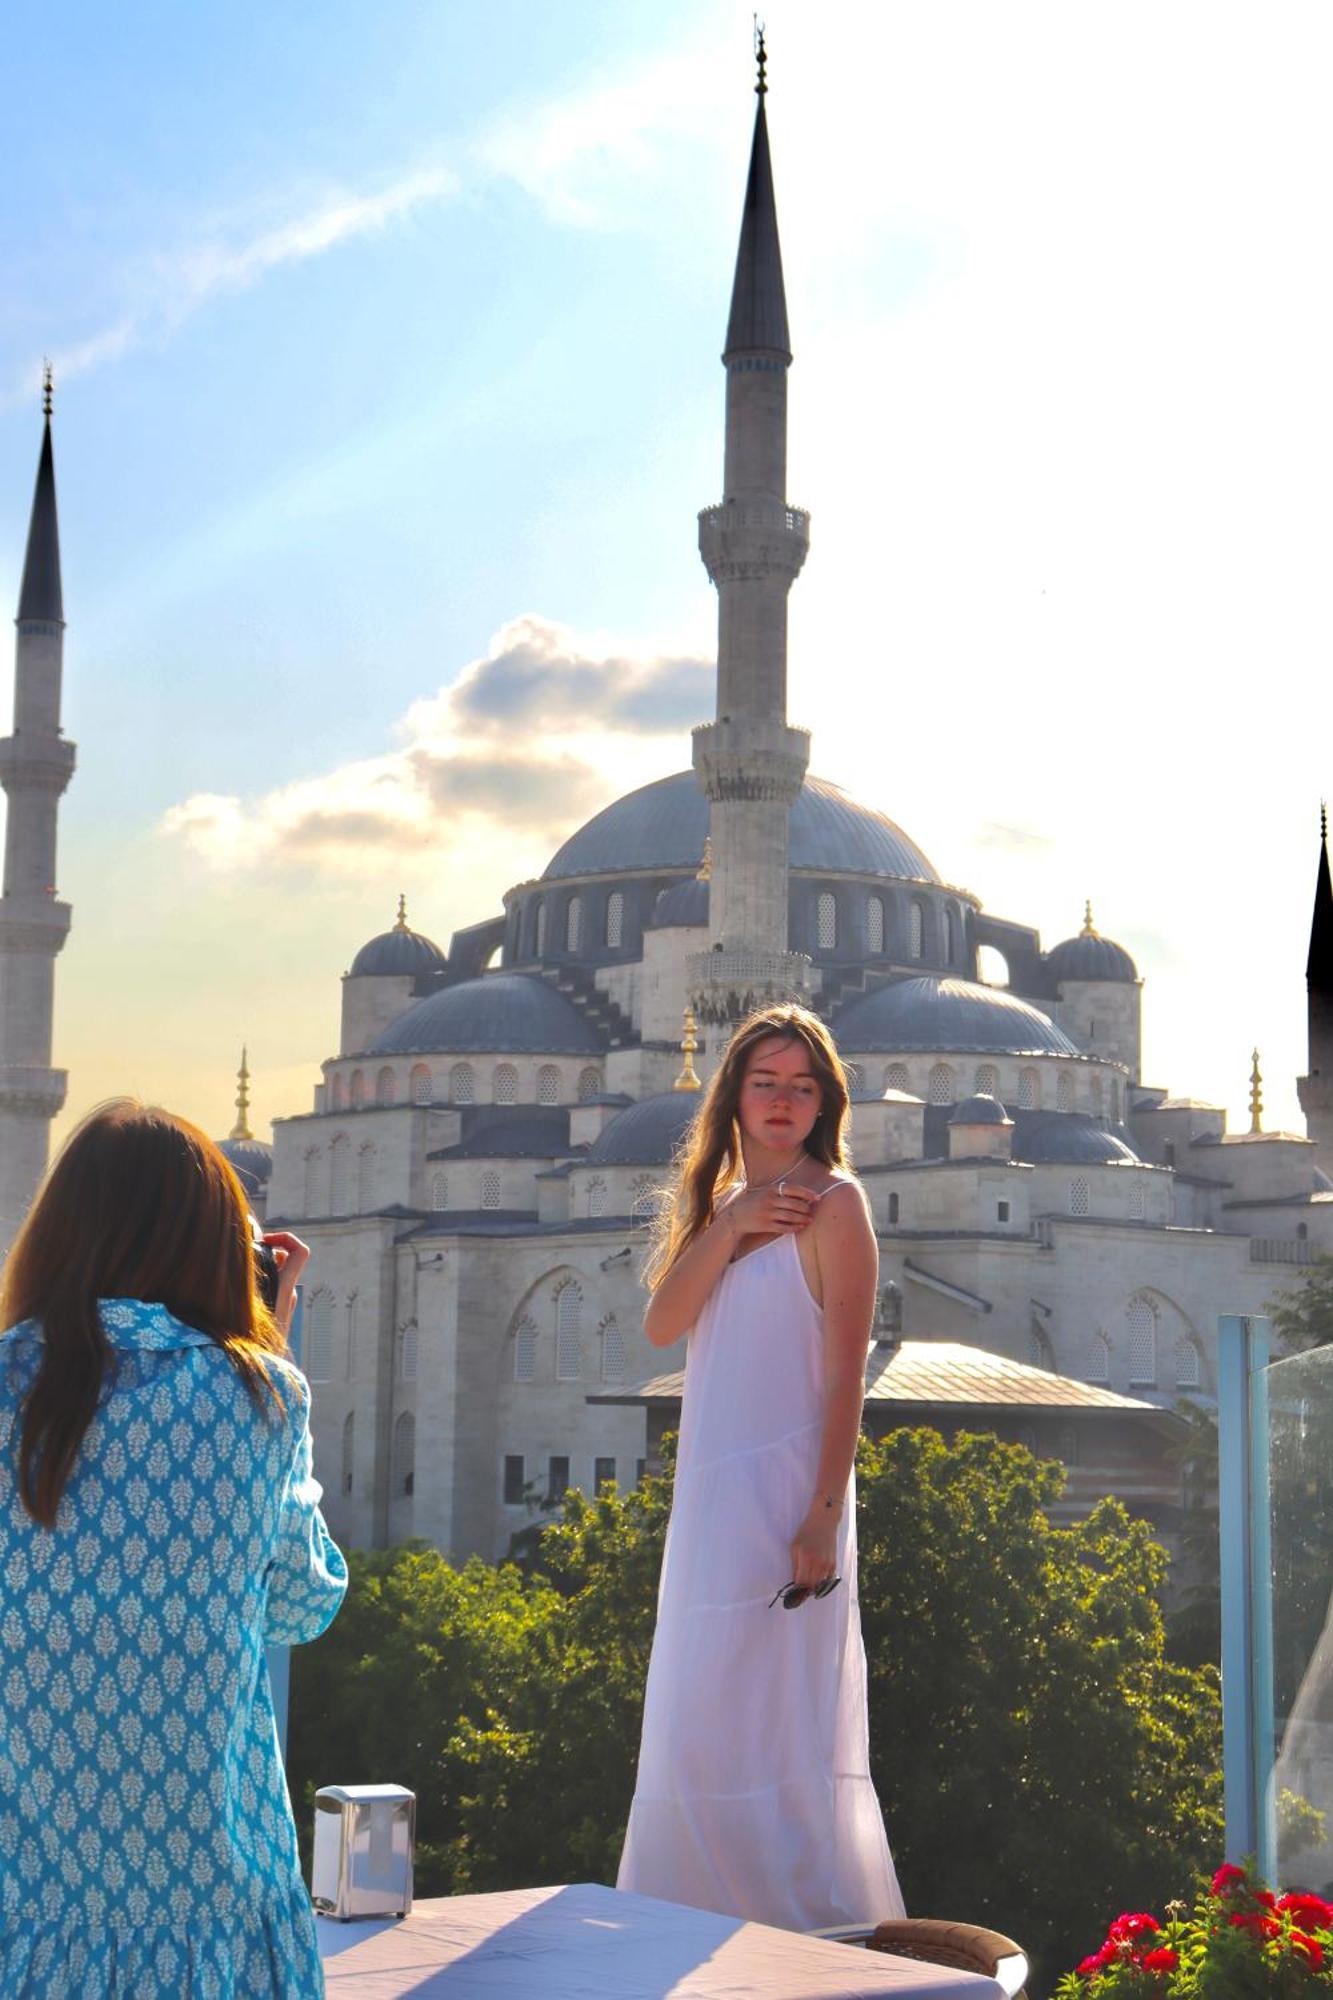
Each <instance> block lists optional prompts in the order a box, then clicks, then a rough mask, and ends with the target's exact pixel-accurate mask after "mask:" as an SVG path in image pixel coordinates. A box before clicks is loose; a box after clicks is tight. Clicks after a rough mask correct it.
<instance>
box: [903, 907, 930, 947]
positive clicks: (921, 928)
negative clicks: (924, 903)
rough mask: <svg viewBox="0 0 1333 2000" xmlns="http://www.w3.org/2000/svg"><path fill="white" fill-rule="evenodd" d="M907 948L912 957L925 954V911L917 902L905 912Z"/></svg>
mask: <svg viewBox="0 0 1333 2000" xmlns="http://www.w3.org/2000/svg"><path fill="white" fill-rule="evenodd" d="M907 949H908V951H909V952H910V953H911V955H912V957H913V958H924V957H925V955H926V913H925V911H924V909H923V908H922V907H921V905H920V903H917V902H913V903H912V904H911V906H910V907H909V909H908V912H907Z"/></svg>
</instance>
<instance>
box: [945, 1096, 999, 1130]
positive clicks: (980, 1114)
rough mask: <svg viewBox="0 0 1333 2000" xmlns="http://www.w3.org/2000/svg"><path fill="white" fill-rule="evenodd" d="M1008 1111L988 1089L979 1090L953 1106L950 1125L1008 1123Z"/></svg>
mask: <svg viewBox="0 0 1333 2000" xmlns="http://www.w3.org/2000/svg"><path fill="white" fill-rule="evenodd" d="M1010 1122H1011V1121H1010V1117H1009V1113H1008V1112H1007V1111H1006V1110H1005V1108H1004V1106H1003V1105H1002V1104H1001V1103H999V1102H998V1101H997V1100H996V1099H995V1098H994V1097H992V1096H991V1095H990V1093H989V1092H988V1091H985V1090H979V1091H977V1093H976V1094H975V1096H973V1097H965V1098H964V1099H963V1101H962V1103H961V1104H959V1105H957V1106H955V1108H954V1112H953V1115H952V1117H951V1118H950V1120H949V1123H950V1124H951V1125H1008V1124H1009V1123H1010Z"/></svg>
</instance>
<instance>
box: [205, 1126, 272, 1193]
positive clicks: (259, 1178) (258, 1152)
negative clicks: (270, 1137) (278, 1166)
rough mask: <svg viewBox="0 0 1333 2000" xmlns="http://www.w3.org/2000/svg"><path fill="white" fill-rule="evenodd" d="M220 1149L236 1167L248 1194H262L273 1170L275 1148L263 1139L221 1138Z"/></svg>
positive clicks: (223, 1155) (226, 1158)
mask: <svg viewBox="0 0 1333 2000" xmlns="http://www.w3.org/2000/svg"><path fill="white" fill-rule="evenodd" d="M218 1151H219V1152H220V1153H221V1155H222V1157H223V1159H224V1160H227V1161H228V1162H229V1163H230V1165H231V1166H232V1167H234V1168H235V1170H236V1174H237V1177H238V1178H239V1180H240V1183H241V1186H242V1187H243V1188H244V1189H245V1191H246V1193H247V1194H248V1195H251V1196H254V1195H256V1194H261V1193H262V1192H263V1190H264V1189H265V1188H266V1187H267V1186H268V1183H269V1179H270V1176H271V1175H272V1172H273V1148H272V1146H266V1145H265V1143H264V1141H263V1140H262V1139H219V1140H218Z"/></svg>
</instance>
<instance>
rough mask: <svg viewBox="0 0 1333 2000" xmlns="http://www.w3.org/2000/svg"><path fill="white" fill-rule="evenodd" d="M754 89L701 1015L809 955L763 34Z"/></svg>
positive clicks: (716, 530)
mask: <svg viewBox="0 0 1333 2000" xmlns="http://www.w3.org/2000/svg"><path fill="white" fill-rule="evenodd" d="M757 54H758V61H759V81H758V83H757V85H756V92H757V95H758V98H759V104H758V109H757V111H756V113H755V121H754V143H753V145H752V147H751V151H750V177H749V181H748V184H747V186H746V190H745V212H744V216H743V218H742V221H741V237H740V247H739V249H738V250H737V253H736V276H735V281H734V283H733V286H732V294H731V317H730V319H729V321H728V323H727V344H726V347H725V349H724V350H723V354H722V361H723V365H724V367H725V368H726V371H727V418H726V461H725V469H724V474H723V482H722V503H721V505H720V506H717V507H706V508H705V509H704V511H703V513H702V514H700V516H699V553H700V554H701V556H702V557H703V560H704V566H705V568H706V569H707V571H708V574H709V576H710V577H711V578H712V580H713V582H714V583H715V584H716V586H717V597H718V619H717V720H716V721H715V722H711V723H708V724H706V725H705V726H704V727H703V728H700V729H696V730H695V732H694V768H695V771H696V773H697V775H698V778H699V783H700V785H701V786H702V788H703V790H704V792H705V793H706V795H707V797H708V801H709V807H710V811H709V838H710V844H711V877H712V886H711V889H710V892H709V931H710V937H709V943H710V945H711V946H712V949H711V950H710V951H708V952H704V953H699V954H698V955H697V956H695V957H693V958H691V960H690V965H689V975H690V986H691V989H692V991H693V993H694V997H695V1007H696V1011H697V1012H698V1014H699V1017H700V1019H701V1020H703V1021H704V1022H710V1023H722V1022H726V1021H735V1020H736V1019H737V1018H738V1017H739V1016H740V1015H741V1014H742V1013H744V1012H745V1011H746V1010H747V1009H748V1008H749V1007H751V1006H756V1005H760V1004H763V1003H764V1002H766V1001H770V1000H779V999H795V998H799V997H800V996H801V995H802V994H804V993H805V992H806V990H807V985H808V978H809V970H810V961H809V959H808V958H806V957H804V956H802V955H801V954H799V953H794V952H789V951H788V949H787V824H788V819H789V816H790V813H791V808H792V805H793V803H794V801H795V800H796V798H797V796H798V795H799V793H800V789H801V782H802V779H803V778H804V776H805V767H806V764H807V762H808V760H809V753H810V738H809V735H808V733H807V732H806V731H805V730H803V729H792V728H789V727H788V724H787V593H788V591H789V590H790V589H791V586H792V584H793V583H794V582H795V580H796V577H797V575H798V574H799V572H800V568H801V565H802V563H803V562H804V561H805V555H806V549H807V548H808V546H809V527H810V521H809V516H808V515H807V514H804V513H802V512H801V511H800V510H799V509H798V508H795V507H789V506H788V505H787V498H786V491H787V370H788V368H789V367H790V366H791V344H790V340H789V338H788V333H787V301H786V295H785V293H784V291H783V284H782V251H781V248H780V246H779V243H778V217H777V208H776V205H775V202H774V198H773V169H772V166H771V164H770V161H769V155H768V125H767V121H766V119H765V116H764V99H765V96H766V95H767V90H768V85H767V82H766V78H765V67H766V62H767V58H766V56H765V52H764V39H763V35H762V34H760V36H759V38H758V45H757Z"/></svg>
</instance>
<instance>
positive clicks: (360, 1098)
mask: <svg viewBox="0 0 1333 2000" xmlns="http://www.w3.org/2000/svg"><path fill="white" fill-rule="evenodd" d="M365 1101H366V1079H365V1077H364V1076H362V1074H361V1072H360V1070H359V1069H354V1070H353V1071H352V1109H353V1111H359V1110H360V1109H361V1107H362V1105H363V1104H364V1103H365Z"/></svg>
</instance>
